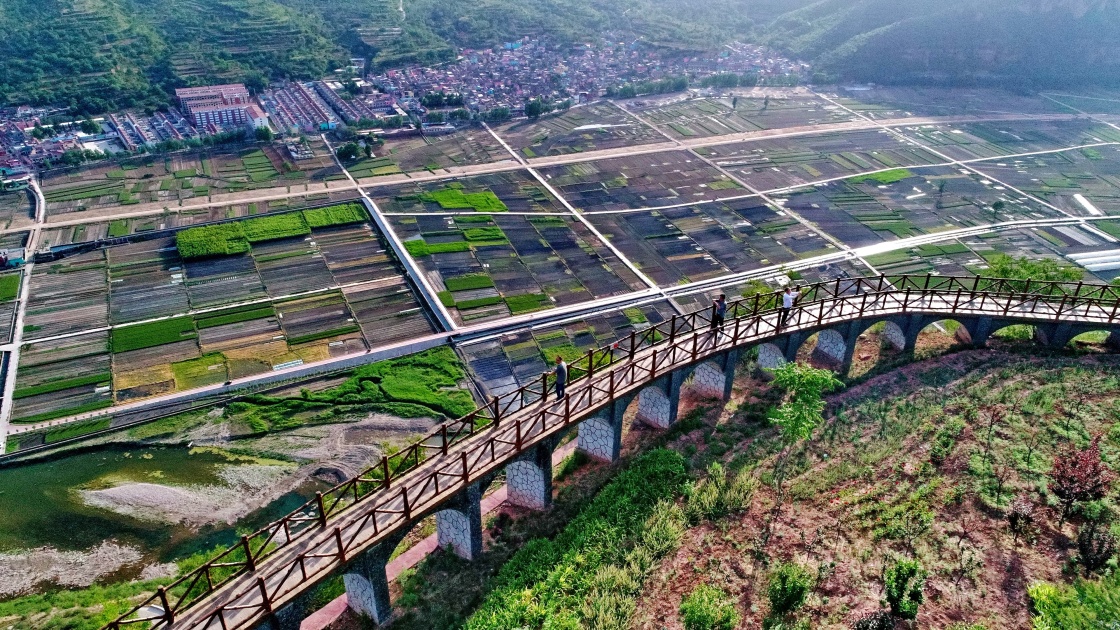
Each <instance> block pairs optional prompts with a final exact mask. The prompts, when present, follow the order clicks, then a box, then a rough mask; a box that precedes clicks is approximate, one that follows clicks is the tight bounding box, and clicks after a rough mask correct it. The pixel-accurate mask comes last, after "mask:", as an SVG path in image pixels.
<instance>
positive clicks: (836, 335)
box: [813, 327, 859, 374]
mask: <svg viewBox="0 0 1120 630" xmlns="http://www.w3.org/2000/svg"><path fill="white" fill-rule="evenodd" d="M849 330H850V332H849V334H848V335H847V337H849V338H850V337H852V336H853V334H852V331H855V330H857V329H856V328H855V327H849ZM858 335H859V333H855V336H857V337H858ZM850 341H851V340H850V339H846V338H845V335H844V334H842V333H841V332H840V331H838V330H835V329H832V328H826V329H824V330H822V331H820V332H819V333H817V347H815V348H813V358H814V359H816V360H818V361H821V362H823V363H827V364H829V365H830V366H832V367H833V369H835V370H836V371H837V372H840V373H841V374H844V373H846V372H847V371H848V370H847V368H848V367H850V366H851V364H852V354H853V351H854V349H855V344H854V343H850Z"/></svg>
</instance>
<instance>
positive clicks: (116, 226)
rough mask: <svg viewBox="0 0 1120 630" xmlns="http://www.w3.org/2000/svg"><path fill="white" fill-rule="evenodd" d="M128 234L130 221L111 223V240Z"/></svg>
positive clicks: (114, 221) (121, 220) (122, 220)
mask: <svg viewBox="0 0 1120 630" xmlns="http://www.w3.org/2000/svg"><path fill="white" fill-rule="evenodd" d="M128 234H129V229H128V219H114V220H113V221H110V222H109V238H119V237H121V236H128Z"/></svg>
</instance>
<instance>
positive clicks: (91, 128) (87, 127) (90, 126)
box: [79, 118, 101, 135]
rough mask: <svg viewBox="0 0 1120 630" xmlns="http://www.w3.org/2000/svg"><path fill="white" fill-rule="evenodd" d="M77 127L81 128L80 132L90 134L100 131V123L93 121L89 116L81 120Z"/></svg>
mask: <svg viewBox="0 0 1120 630" xmlns="http://www.w3.org/2000/svg"><path fill="white" fill-rule="evenodd" d="M79 127H80V128H81V130H82V133H88V134H90V135H94V134H98V133H101V125H99V124H97V123H95V122H93V121H92V120H90V119H89V118H86V119H85V120H83V121H82V122H81V124H80V125H79Z"/></svg>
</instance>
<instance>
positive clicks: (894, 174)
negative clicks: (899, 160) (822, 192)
mask: <svg viewBox="0 0 1120 630" xmlns="http://www.w3.org/2000/svg"><path fill="white" fill-rule="evenodd" d="M913 176H914V174H913V173H911V172H910V171H909V170H908V169H905V168H895V169H891V170H889V171H881V172H879V173H871V174H870V175H858V176H856V177H852V178H850V179H848V181H849V182H852V183H853V184H862V183H871V182H875V183H878V184H894V183H896V182H900V181H902V180H904V179H907V178H909V177H913Z"/></svg>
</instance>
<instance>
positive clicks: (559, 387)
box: [556, 356, 568, 400]
mask: <svg viewBox="0 0 1120 630" xmlns="http://www.w3.org/2000/svg"><path fill="white" fill-rule="evenodd" d="M567 385H568V364H567V363H565V362H564V357H560V356H558V357H556V400H560V399H561V398H563V397H564V388H565V387H567Z"/></svg>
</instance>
